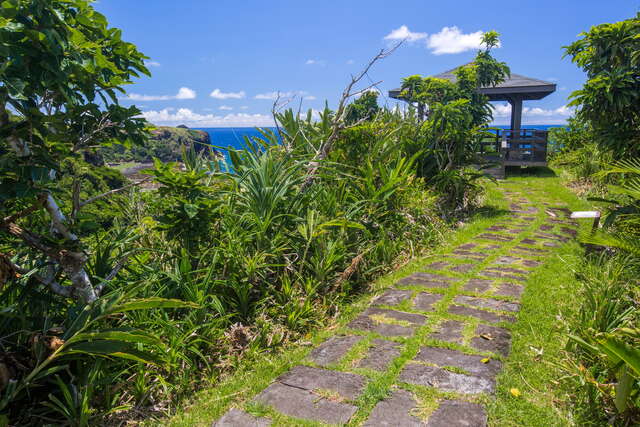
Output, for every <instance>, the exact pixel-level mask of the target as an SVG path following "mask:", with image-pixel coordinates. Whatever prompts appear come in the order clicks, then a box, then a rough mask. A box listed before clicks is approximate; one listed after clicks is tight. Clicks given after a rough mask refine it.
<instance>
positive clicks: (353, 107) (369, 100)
mask: <svg viewBox="0 0 640 427" xmlns="http://www.w3.org/2000/svg"><path fill="white" fill-rule="evenodd" d="M378 111H380V107H379V106H378V92H377V91H376V90H370V91H367V92H365V93H363V94H362V96H360V97H359V98H358V99H356V100H355V101H353V102H352V103H351V104H349V107H348V108H347V113H346V116H345V119H344V120H345V122H346V123H347V124H349V125H352V124H355V123H358V122H361V121H365V120H371V119H373V118H374V117H375V116H376V114H378Z"/></svg>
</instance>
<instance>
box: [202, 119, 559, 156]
mask: <svg viewBox="0 0 640 427" xmlns="http://www.w3.org/2000/svg"><path fill="white" fill-rule="evenodd" d="M493 127H496V128H500V129H508V128H509V126H493ZM522 127H523V128H524V129H541V130H548V129H550V128H554V127H563V126H562V125H523V126H522ZM199 130H203V131H205V132H207V133H208V134H209V136H210V137H211V144H212V145H213V146H214V147H216V149H218V150H220V151H222V152H223V153H224V154H225V155H226V154H227V148H232V149H236V150H242V149H244V148H245V137H249V138H260V137H261V136H262V135H261V134H260V132H259V131H258V130H257V129H256V128H247V127H243V128H200V129H199ZM273 130H275V128H273Z"/></svg>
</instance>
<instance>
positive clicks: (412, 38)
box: [384, 25, 428, 43]
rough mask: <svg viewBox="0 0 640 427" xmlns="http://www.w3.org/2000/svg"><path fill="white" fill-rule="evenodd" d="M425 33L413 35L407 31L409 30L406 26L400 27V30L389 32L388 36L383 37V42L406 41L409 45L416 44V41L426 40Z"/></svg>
mask: <svg viewBox="0 0 640 427" xmlns="http://www.w3.org/2000/svg"><path fill="white" fill-rule="evenodd" d="M427 36H428V35H427V33H413V32H411V31H409V28H408V27H407V26H406V25H401V26H400V28H397V29H395V30H393V31H391V32H390V33H389V34H387V35H386V36H384V39H385V40H398V41H399V40H406V41H408V42H410V43H412V42H416V41H418V40H422V39H426V38H427Z"/></svg>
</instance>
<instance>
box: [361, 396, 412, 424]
mask: <svg viewBox="0 0 640 427" xmlns="http://www.w3.org/2000/svg"><path fill="white" fill-rule="evenodd" d="M416 406H417V403H416V399H415V398H414V397H413V394H411V392H408V391H407V390H402V389H398V390H395V391H394V392H393V393H392V394H391V396H389V397H387V398H386V399H384V400H381V401H380V402H378V404H377V405H376V406H375V407H374V408H373V410H372V411H371V414H370V415H369V418H368V419H367V421H366V422H365V423H364V425H363V427H422V426H424V423H423V422H422V420H420V418H418V417H415V416H413V415H411V413H410V412H411V411H412V410H413V409H415V408H416Z"/></svg>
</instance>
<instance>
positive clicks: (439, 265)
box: [427, 261, 449, 270]
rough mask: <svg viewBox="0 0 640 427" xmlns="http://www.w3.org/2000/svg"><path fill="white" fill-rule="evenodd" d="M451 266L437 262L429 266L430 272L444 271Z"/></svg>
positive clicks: (444, 262) (443, 262)
mask: <svg viewBox="0 0 640 427" xmlns="http://www.w3.org/2000/svg"><path fill="white" fill-rule="evenodd" d="M448 266H449V263H448V262H446V261H436V262H432V263H431V264H428V265H427V268H428V269H429V270H442V269H444V268H446V267H448Z"/></svg>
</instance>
